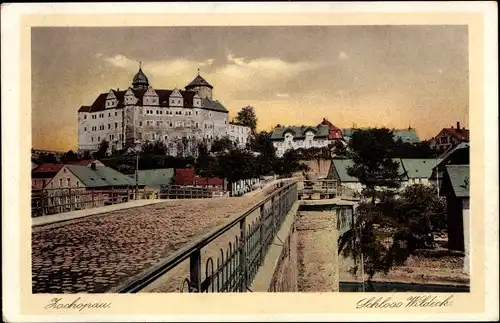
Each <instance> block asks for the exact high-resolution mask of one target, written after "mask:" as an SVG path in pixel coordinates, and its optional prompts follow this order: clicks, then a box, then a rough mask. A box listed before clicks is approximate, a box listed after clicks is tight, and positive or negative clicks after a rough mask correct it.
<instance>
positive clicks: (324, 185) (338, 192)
mask: <svg viewBox="0 0 500 323" xmlns="http://www.w3.org/2000/svg"><path fill="white" fill-rule="evenodd" d="M298 189H299V195H301V196H303V195H309V196H310V195H313V194H320V195H325V196H328V198H330V197H331V196H335V197H339V198H343V199H349V200H359V199H360V197H361V195H360V193H359V192H357V191H356V190H354V189H352V188H350V187H347V186H345V185H342V184H340V183H339V182H338V181H336V180H331V179H317V180H301V181H300V182H299V186H298Z"/></svg>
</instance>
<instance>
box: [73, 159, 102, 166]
mask: <svg viewBox="0 0 500 323" xmlns="http://www.w3.org/2000/svg"><path fill="white" fill-rule="evenodd" d="M95 161H96V160H95V159H87V160H77V161H74V162H69V163H67V164H68V165H76V166H88V165H90V164H91V163H93V162H95Z"/></svg>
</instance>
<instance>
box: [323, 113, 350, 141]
mask: <svg viewBox="0 0 500 323" xmlns="http://www.w3.org/2000/svg"><path fill="white" fill-rule="evenodd" d="M318 126H328V139H329V140H341V141H343V140H344V135H343V134H342V130H341V129H340V128H338V127H336V126H335V125H334V124H333V123H331V122H330V121H328V120H327V119H325V118H323V121H321V123H320V124H319V125H318Z"/></svg>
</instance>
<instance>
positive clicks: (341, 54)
mask: <svg viewBox="0 0 500 323" xmlns="http://www.w3.org/2000/svg"><path fill="white" fill-rule="evenodd" d="M339 59H340V60H343V61H344V60H348V59H349V56H348V55H347V53H346V52H344V51H341V52H339Z"/></svg>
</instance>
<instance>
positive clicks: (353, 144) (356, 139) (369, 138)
mask: <svg viewBox="0 0 500 323" xmlns="http://www.w3.org/2000/svg"><path fill="white" fill-rule="evenodd" d="M393 149H394V140H393V135H392V132H391V131H390V130H388V129H386V128H381V129H368V130H357V131H355V132H354V133H353V135H352V137H351V140H350V141H349V150H350V154H351V157H352V160H353V162H354V166H351V167H349V168H348V169H347V173H348V174H349V175H350V176H353V177H356V178H358V179H359V181H360V183H361V184H363V185H365V186H366V190H365V192H366V195H367V196H371V197H372V202H373V203H375V196H376V190H375V188H376V187H379V188H380V187H381V188H390V189H395V188H398V187H399V186H400V179H401V176H402V175H403V174H399V172H398V169H399V163H398V162H397V161H393V160H392V158H391V155H392V153H393Z"/></svg>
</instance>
